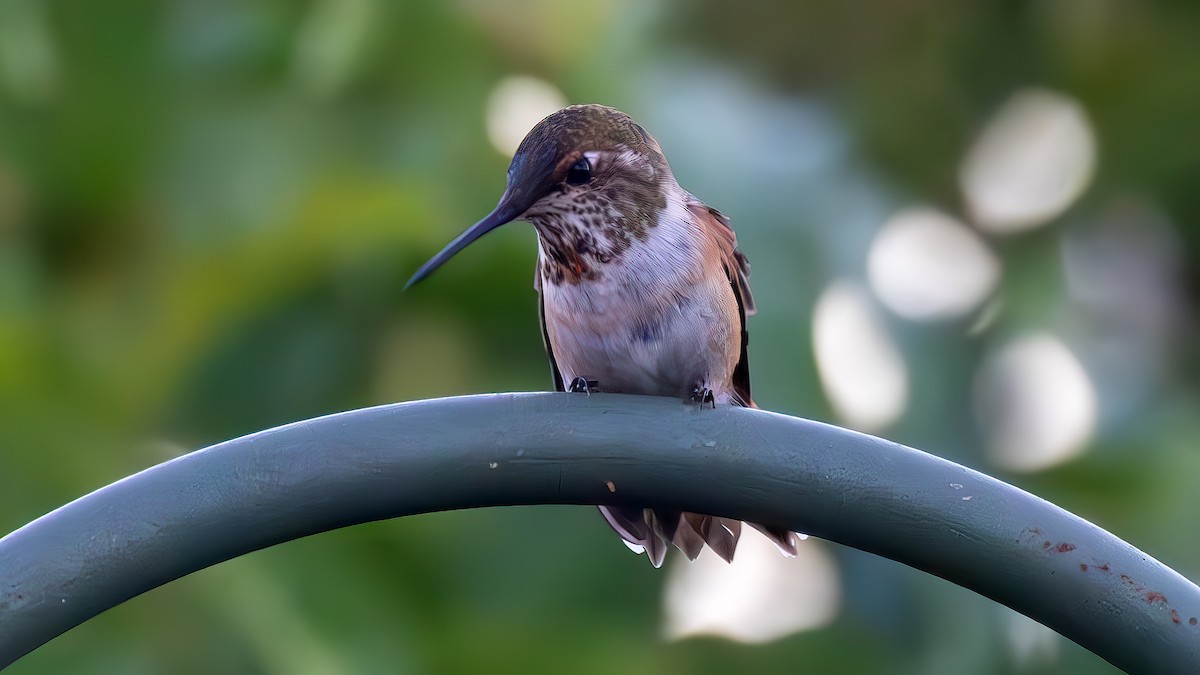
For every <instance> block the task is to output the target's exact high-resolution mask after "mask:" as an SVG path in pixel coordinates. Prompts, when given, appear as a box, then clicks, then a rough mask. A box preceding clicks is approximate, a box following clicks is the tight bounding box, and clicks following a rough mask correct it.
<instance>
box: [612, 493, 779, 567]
mask: <svg viewBox="0 0 1200 675" xmlns="http://www.w3.org/2000/svg"><path fill="white" fill-rule="evenodd" d="M599 508H600V513H601V515H603V516H604V519H605V520H606V521H608V524H609V525H610V526H611V527H612V528H613V530H616V532H617V534H619V535H621V538H622V539H624V540H625V542H626V543H627V544H628V545H629V547H630V548H632V549H634V550H635V551H636V550H641V551H645V553H646V556H647V557H648V558H650V564H652V565H654V566H655V567H661V566H662V563H663V559H664V558H666V555H667V549H669V548H670V547H671V545H672V544H674V545H675V546H676V548H678V549H679V550H680V551H683V554H684V555H686V556H687V557H688V560H695V559H696V556H698V555H700V551H701V550H703V549H704V546H705V544H707V545H708V547H709V548H711V549H712V550H713V552H714V553H716V554H717V555H719V556H721V558H722V559H724V560H725V561H726V562H732V561H733V554H734V552H735V551H736V550H737V543H738V538H739V537H741V534H742V522H741V521H740V520H734V519H732V518H718V517H716V516H706V515H702V514H699V513H688V512H686V511H685V512H680V511H667V510H659V509H639V508H633V507H627V506H601V507H599ZM749 525H750V526H751V527H753V528H754V529H756V530H758V531H759V532H762V533H763V534H764V535H766V536H767V538H768V539H770V540H771V541H772V542H773V543H774V544H775V545H776V546H777V547H779V550H780V552H782V553H783V554H784V555H786V556H794V555H796V542H797V538H796V534H795V533H794V532H789V531H787V530H784V529H780V528H775V527H766V526H764V525H758V524H756V523H749Z"/></svg>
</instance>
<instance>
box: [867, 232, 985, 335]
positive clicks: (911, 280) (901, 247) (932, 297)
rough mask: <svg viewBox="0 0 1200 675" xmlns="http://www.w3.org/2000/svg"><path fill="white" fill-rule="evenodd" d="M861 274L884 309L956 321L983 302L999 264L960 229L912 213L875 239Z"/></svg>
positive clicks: (977, 239) (976, 239) (978, 241)
mask: <svg viewBox="0 0 1200 675" xmlns="http://www.w3.org/2000/svg"><path fill="white" fill-rule="evenodd" d="M867 274H868V278H869V280H870V282H871V290H873V291H874V292H875V295H876V296H877V297H878V298H879V299H880V300H881V301H883V304H885V305H887V306H888V308H889V309H891V310H892V311H894V312H896V313H897V314H899V315H901V316H903V317H906V318H909V319H916V320H933V319H943V318H950V317H956V316H960V315H962V314H965V313H966V312H968V311H970V310H971V309H972V308H974V307H976V306H978V305H979V304H980V303H981V302H983V301H984V300H985V299H986V298H987V297H988V295H989V294H990V293H991V292H992V289H994V288H995V286H996V282H997V281H998V280H999V278H1000V263H999V261H998V260H997V259H996V256H995V255H994V254H993V253H992V251H991V250H990V249H989V248H988V246H987V244H985V243H984V242H983V240H982V239H981V238H980V237H979V236H978V235H976V234H975V233H974V232H972V231H971V230H970V229H968V228H967V227H966V226H965V225H963V224H962V223H960V222H958V221H957V220H955V219H953V218H951V217H949V216H947V215H945V214H943V213H940V212H938V211H935V210H933V209H927V208H914V209H906V210H904V211H901V212H899V213H897V214H896V215H895V216H893V217H892V218H891V219H889V220H888V221H887V223H886V224H884V226H883V228H882V229H881V230H880V231H879V233H878V234H877V235H876V236H875V240H874V242H872V244H871V250H870V253H869V254H868V258H867Z"/></svg>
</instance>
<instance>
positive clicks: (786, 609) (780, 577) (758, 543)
mask: <svg viewBox="0 0 1200 675" xmlns="http://www.w3.org/2000/svg"><path fill="white" fill-rule="evenodd" d="M840 604H841V582H840V579H839V575H838V568H837V563H836V562H835V561H834V559H833V556H832V555H831V554H830V553H829V551H828V548H827V547H826V546H825V544H824V543H823V542H820V541H816V540H808V541H804V542H802V543H801V544H800V545H799V546H798V547H797V549H796V557H795V558H785V557H784V556H782V555H780V553H779V549H777V548H775V545H774V544H772V543H771V542H770V541H769V540H767V538H766V537H764V536H763V535H761V534H759V533H758V532H757V531H755V530H753V529H750V528H745V529H743V530H742V539H741V541H740V542H739V544H738V550H737V556H735V557H734V559H733V562H732V563H726V562H725V561H724V560H721V559H720V558H719V557H718V556H717V555H716V554H715V553H713V552H712V551H710V550H708V549H705V550H704V552H703V553H701V554H700V557H699V558H697V559H696V560H695V561H694V562H691V563H688V562H686V561H685V560H683V559H680V560H679V561H678V562H677V564H674V565H673V566H672V567H671V573H670V577H669V578H668V579H667V586H666V597H665V601H664V606H665V610H666V617H665V632H666V634H667V637H669V638H671V639H680V638H685V637H689V636H693V635H717V636H720V637H725V638H729V639H730V640H736V641H738V642H747V643H761V642H769V641H771V640H777V639H779V638H781V637H784V636H786V635H789V634H791V633H796V632H800V631H804V630H812V629H814V628H819V627H821V626H824V625H826V624H828V623H830V622H831V621H833V619H834V618H835V617H836V616H837V612H838V608H839V606H840Z"/></svg>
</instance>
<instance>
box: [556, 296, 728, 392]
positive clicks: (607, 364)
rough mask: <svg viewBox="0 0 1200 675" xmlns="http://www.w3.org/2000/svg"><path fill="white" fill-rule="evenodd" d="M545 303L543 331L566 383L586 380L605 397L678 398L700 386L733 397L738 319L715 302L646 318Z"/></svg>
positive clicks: (686, 303)
mask: <svg viewBox="0 0 1200 675" xmlns="http://www.w3.org/2000/svg"><path fill="white" fill-rule="evenodd" d="M560 299H561V298H560ZM547 300H548V303H547V306H546V329H547V333H548V334H549V337H550V344H551V349H552V350H553V356H554V359H555V361H556V363H557V365H558V368H559V371H560V372H561V374H562V376H563V382H564V383H570V382H571V381H572V380H574V379H575V378H576V377H586V378H587V379H589V380H596V381H597V382H598V383H599V387H600V390H601V391H607V392H615V393H626V394H646V395H651V396H677V397H680V398H687V397H689V396H691V394H692V393H693V390H694V389H695V388H696V387H709V388H710V389H713V390H714V391H715V392H716V393H717V395H718V397H719V398H725V394H727V393H728V392H729V391H731V387H730V374H731V372H732V368H733V364H734V363H735V360H736V359H735V357H736V353H731V349H732V350H736V349H737V348H738V345H739V343H738V342H737V341H736V340H737V339H740V334H739V333H735V332H734V331H735V330H736V328H735V326H734V325H733V324H735V323H736V322H737V321H738V318H737V316H736V315H734V316H728V315H727V313H726V312H722V311H720V310H721V307H720V306H719V305H717V304H711V303H705V302H701V301H699V300H697V299H696V298H695V297H685V298H682V299H678V300H677V302H675V303H673V304H672V305H671V306H670V307H668V308H665V309H663V310H662V311H659V312H657V313H653V314H648V313H647V312H645V311H641V312H630V311H622V310H619V309H617V310H615V311H604V308H602V307H597V306H596V305H593V306H592V307H591V308H590V309H591V310H592V311H589V312H579V311H567V312H564V311H556V310H563V309H564V308H569V306H568V305H563V304H561V303H553V302H552V301H551V299H550V298H547ZM735 335H737V337H736V338H735V337H734V336H735ZM731 340H733V341H732V342H731ZM731 345H732V346H731Z"/></svg>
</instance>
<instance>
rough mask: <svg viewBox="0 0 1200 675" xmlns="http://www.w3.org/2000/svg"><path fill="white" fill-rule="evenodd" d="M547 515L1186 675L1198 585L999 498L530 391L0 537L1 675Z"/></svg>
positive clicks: (1085, 530)
mask: <svg viewBox="0 0 1200 675" xmlns="http://www.w3.org/2000/svg"><path fill="white" fill-rule="evenodd" d="M610 485H611V486H612V488H610ZM613 489H615V491H612V490H613ZM550 503H555V504H562V503H570V504H617V505H621V504H624V505H639V506H662V507H668V508H687V509H689V510H693V511H699V512H703V513H711V514H715V515H722V516H730V517H736V518H742V519H746V520H753V521H755V522H760V523H766V524H772V525H780V526H786V527H789V528H791V529H794V530H799V531H802V532H808V533H810V534H813V535H815V536H819V537H822V538H825V539H830V540H832V541H837V542H841V543H843V544H846V545H849V546H854V547H856V548H860V549H863V550H865V551H870V552H873V553H876V554H879V555H882V556H886V557H888V558H892V559H894V560H898V561H900V562H902V563H905V564H907V565H911V566H912V567H915V568H917V569H921V570H924V571H926V572H929V573H931V574H936V575H938V576H940V577H943V578H945V579H948V580H950V581H952V582H954V583H956V584H959V585H961V586H965V587H966V588H970V589H972V590H974V591H976V592H978V593H980V594H982V595H985V596H987V597H989V598H992V599H993V600H996V601H997V602H1001V603H1004V604H1005V605H1008V606H1009V607H1012V608H1013V609H1015V610H1017V611H1019V612H1022V613H1024V614H1026V615H1028V616H1030V617H1032V618H1034V619H1036V620H1038V621H1040V622H1042V623H1043V624H1045V625H1047V626H1049V627H1051V628H1053V629H1054V630H1056V631H1058V632H1059V633H1061V634H1062V635H1064V636H1066V637H1068V638H1070V639H1072V640H1074V641H1075V642H1077V643H1079V644H1080V645H1082V646H1084V647H1086V648H1087V649H1090V650H1092V651H1093V652H1095V653H1096V654H1098V655H1100V656H1101V657H1103V658H1104V659H1107V660H1108V661H1109V662H1111V663H1112V664H1113V665H1115V666H1117V667H1119V668H1122V669H1125V670H1127V671H1131V672H1154V673H1170V672H1180V673H1182V672H1195V670H1196V667H1197V664H1198V663H1200V626H1198V625H1197V622H1198V620H1200V619H1198V617H1200V588H1198V587H1197V586H1196V585H1194V584H1192V583H1191V582H1189V581H1188V580H1187V579H1185V578H1183V577H1182V576H1180V575H1179V574H1177V573H1176V572H1174V571H1173V570H1171V569H1170V568H1168V567H1166V566H1164V565H1162V564H1161V563H1159V562H1158V561H1156V560H1154V559H1153V558H1151V557H1150V556H1148V555H1146V554H1144V553H1142V552H1141V551H1139V550H1137V549H1136V548H1134V547H1132V546H1130V545H1129V544H1127V543H1125V542H1123V541H1121V540H1120V539H1118V538H1116V537H1114V536H1113V535H1111V534H1109V533H1108V532H1105V531H1104V530H1102V529H1100V528H1098V527H1096V526H1095V525H1092V524H1091V523H1089V522H1087V521H1085V520H1083V519H1081V518H1079V517H1077V516H1074V515H1072V514H1070V513H1068V512H1066V511H1064V510H1062V509H1060V508H1058V507H1057V506H1054V505H1053V504H1050V503H1049V502H1046V501H1044V500H1042V499H1039V498H1037V497H1034V496H1032V495H1030V494H1028V493H1026V492H1023V491H1021V490H1019V489H1017V488H1015V487H1013V486H1011V485H1008V484H1006V483H1003V482H1001V481H998V480H996V479H994V478H990V477H988V476H985V475H983V474H981V473H978V472H976V471H972V470H971V469H967V468H965V467H962V466H959V465H957V464H954V463H952V462H949V461H946V460H943V459H939V458H937V457H934V456H932V455H928V454H925V453H923V452H920V451H917V450H913V449H911V448H907V447H904V446H901V445H898V444H896V443H891V442H888V441H885V440H881V439H879V438H874V437H871V436H867V435H864V434H859V433H856V432H852V431H848V430H845V429H841V428H838V427H833V426H829V425H826V424H820V423H817V422H811V421H807V420H802V419H797V418H793V417H787V416H784V415H778V414H774V413H769V412H765V411H760V410H749V409H744V408H732V407H727V408H723V409H718V410H697V408H696V407H695V406H689V405H681V404H680V403H679V402H678V401H676V400H674V399H663V398H651V397H635V396H621V395H611V394H609V395H606V394H595V395H591V396H583V395H577V394H576V395H567V394H548V393H547V394H492V395H482V396H467V397H460V398H450V399H440V400H430V401H415V402H412V403H399V404H394V405H387V406H381V407H377V408H369V409H365V410H355V411H351V412H346V413H340V414H336V415H330V416H327V417H321V418H318V419H313V420H308V421H304V422H297V423H295V424H289V425H287V426H282V427H278V428H275V429H270V430H267V431H262V432H259V433H256V434H252V435H250V436H245V437H243V438H238V439H235V440H231V441H227V442H225V443H220V444H217V445H214V446H212V447H209V448H205V449H203V450H199V451H197V452H193V453H191V454H188V455H185V456H182V457H179V458H177V459H174V460H171V461H169V462H166V463H163V464H160V465H158V466H155V467H152V468H150V469H147V470H145V471H142V472H141V473H138V474H135V475H133V476H130V477H128V478H125V479H123V480H120V481H118V482H116V483H113V484H112V485H109V486H107V487H104V488H101V489H99V490H97V491H95V492H93V493H91V494H89V495H87V496H85V497H82V498H80V499H78V500H76V501H74V502H71V503H70V504H67V505H66V506H63V507H61V508H59V509H58V510H56V511H53V512H51V513H49V514H47V515H45V516H43V517H41V518H39V519H37V520H35V521H34V522H32V523H30V524H28V525H26V526H25V527H23V528H21V529H19V530H17V531H15V532H13V533H12V534H9V535H8V536H7V537H4V538H3V539H0V667H2V666H4V665H8V664H9V663H11V662H13V661H15V660H16V659H18V658H20V657H21V656H22V655H24V654H26V653H28V652H29V651H31V650H33V649H35V648H37V647H38V646H39V645H42V644H43V643H45V642H47V641H48V640H50V639H52V638H53V637H55V636H56V635H59V634H60V633H62V632H64V631H66V630H68V629H70V628H71V627H73V626H75V625H77V624H79V623H81V622H83V621H86V620H87V619H89V618H91V617H92V616H95V615H97V614H99V613H100V612H103V611H104V610H106V609H108V608H110V607H113V606H115V605H117V604H120V603H121V602H123V601H125V600H128V599H129V598H132V597H134V596H136V595H138V594H140V593H144V592H146V591H148V590H150V589H152V588H155V587H157V586H159V585H161V584H164V583H166V582H168V581H171V580H172V579H176V578H178V577H181V576H183V575H186V574H188V573H190V572H194V571H196V570H199V569H202V568H204V567H207V566H209V565H213V564H215V563H218V562H221V561H223V560H227V559H229V558H232V557H235V556H238V555H242V554H244V553H248V552H250V551H254V550H257V549H260V548H264V547H267V546H271V545H273V544H278V543H280V542H284V541H288V540H291V539H295V538H298V537H303V536H306V535H310V534H315V533H318V532H323V531H326V530H330V529H333V528H337V527H344V526H347V525H353V524H357V523H363V522H367V521H372V520H378V519H383V518H392V517H395V516H404V515H412V514H417V513H425V512H430V511H440V510H447V509H458V508H469V507H480V506H500V505H508V504H550Z"/></svg>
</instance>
